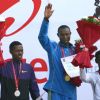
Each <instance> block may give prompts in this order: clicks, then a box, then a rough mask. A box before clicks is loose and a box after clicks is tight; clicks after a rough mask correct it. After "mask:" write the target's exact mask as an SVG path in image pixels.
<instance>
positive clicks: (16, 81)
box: [12, 62, 22, 90]
mask: <svg viewBox="0 0 100 100" xmlns="http://www.w3.org/2000/svg"><path fill="white" fill-rule="evenodd" d="M21 66H22V64H21V63H20V70H19V73H20V72H21ZM12 69H13V74H14V80H15V86H16V90H18V85H19V79H18V78H17V76H16V72H15V67H14V64H13V62H12Z"/></svg>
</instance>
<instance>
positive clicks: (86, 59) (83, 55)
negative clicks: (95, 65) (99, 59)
mask: <svg viewBox="0 0 100 100" xmlns="http://www.w3.org/2000/svg"><path fill="white" fill-rule="evenodd" d="M77 26H78V28H77V31H78V34H79V36H80V37H81V39H82V42H80V43H78V44H76V47H77V49H76V53H77V55H76V56H75V58H74V59H73V61H72V64H73V65H75V66H80V67H81V68H84V67H85V68H90V67H92V65H91V63H90V60H91V59H92V58H93V55H92V53H93V52H94V51H95V50H96V49H97V48H96V47H95V46H93V44H94V43H95V42H96V41H97V40H99V39H100V20H99V19H97V18H95V17H92V16H89V17H88V18H83V19H81V20H78V21H77ZM83 44H84V48H83V49H82V50H81V51H80V49H78V48H79V46H81V45H83ZM79 51H80V52H79Z"/></svg>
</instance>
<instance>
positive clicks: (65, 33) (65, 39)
mask: <svg viewBox="0 0 100 100" xmlns="http://www.w3.org/2000/svg"><path fill="white" fill-rule="evenodd" d="M70 36H71V32H70V29H69V27H67V26H64V27H61V28H59V29H58V37H59V39H60V42H61V43H63V44H67V43H69V41H70Z"/></svg>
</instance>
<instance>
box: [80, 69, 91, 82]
mask: <svg viewBox="0 0 100 100" xmlns="http://www.w3.org/2000/svg"><path fill="white" fill-rule="evenodd" d="M80 78H81V80H82V81H84V82H87V83H91V82H92V74H91V73H87V72H86V69H85V68H84V69H81V70H80Z"/></svg>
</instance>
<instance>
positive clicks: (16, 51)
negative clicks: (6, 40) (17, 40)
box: [11, 45, 23, 60]
mask: <svg viewBox="0 0 100 100" xmlns="http://www.w3.org/2000/svg"><path fill="white" fill-rule="evenodd" d="M11 54H12V58H13V59H15V60H21V59H22V56H23V47H22V45H16V46H14V47H13V49H12V50H11Z"/></svg>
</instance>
